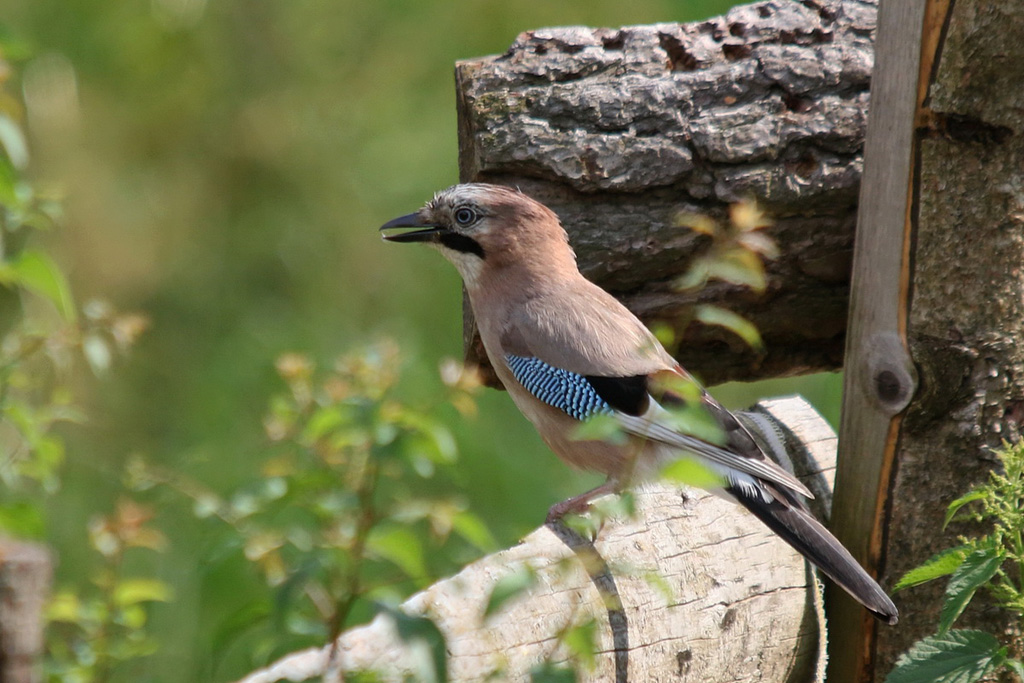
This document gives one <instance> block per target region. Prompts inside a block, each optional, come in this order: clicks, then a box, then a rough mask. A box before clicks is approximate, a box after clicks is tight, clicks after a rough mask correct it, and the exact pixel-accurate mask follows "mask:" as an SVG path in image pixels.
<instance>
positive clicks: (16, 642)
mask: <svg viewBox="0 0 1024 683" xmlns="http://www.w3.org/2000/svg"><path fill="white" fill-rule="evenodd" d="M51 575H52V563H51V558H50V554H49V552H48V551H47V550H46V549H45V548H44V547H42V546H39V545H36V544H33V543H23V542H19V541H12V540H10V539H0V681H2V682H3V683H34V682H35V681H38V680H41V677H40V675H39V658H40V656H41V655H42V652H43V623H44V619H43V608H44V606H45V604H46V599H47V597H48V596H49V592H50V580H51Z"/></svg>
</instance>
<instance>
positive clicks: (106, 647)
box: [93, 546, 124, 683]
mask: <svg viewBox="0 0 1024 683" xmlns="http://www.w3.org/2000/svg"><path fill="white" fill-rule="evenodd" d="M123 556H124V549H123V548H121V547H120V546H119V547H118V549H117V552H116V553H114V555H113V556H111V560H110V567H109V568H110V581H111V583H110V585H108V586H104V587H103V588H104V595H103V597H104V605H103V606H104V610H105V615H104V619H103V621H101V622H100V625H99V630H98V631H97V632H96V646H95V648H94V649H95V651H96V673H95V677H94V678H93V683H105V682H106V681H107V680H109V678H110V671H111V666H110V665H111V661H110V659H111V657H110V637H111V634H110V631H111V627H112V626H113V622H114V613H115V611H116V610H117V603H116V602H115V600H114V593H115V592H116V589H117V584H118V579H119V578H120V576H121V561H122V559H123Z"/></svg>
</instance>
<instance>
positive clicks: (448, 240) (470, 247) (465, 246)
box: [441, 232, 484, 258]
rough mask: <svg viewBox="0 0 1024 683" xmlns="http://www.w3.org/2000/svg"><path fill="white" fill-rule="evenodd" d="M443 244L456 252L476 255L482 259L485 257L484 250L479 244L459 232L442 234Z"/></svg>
mask: <svg viewBox="0 0 1024 683" xmlns="http://www.w3.org/2000/svg"><path fill="white" fill-rule="evenodd" d="M441 244H443V245H444V246H446V247H448V248H449V249H452V250H454V251H461V252H462V253H464V254H476V255H477V256H479V257H480V258H483V257H484V248H483V247H481V246H480V243H479V242H477V241H476V240H475V239H473V238H472V237H466V236H465V235H460V234H459V233H457V232H443V233H441Z"/></svg>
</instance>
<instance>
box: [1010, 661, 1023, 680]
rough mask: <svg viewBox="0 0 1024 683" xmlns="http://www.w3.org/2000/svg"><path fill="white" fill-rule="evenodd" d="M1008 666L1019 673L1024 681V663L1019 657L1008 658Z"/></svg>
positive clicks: (1019, 676)
mask: <svg viewBox="0 0 1024 683" xmlns="http://www.w3.org/2000/svg"><path fill="white" fill-rule="evenodd" d="M1006 668H1007V669H1009V670H1010V671H1012V672H1013V673H1015V674H1017V677H1018V678H1020V679H1021V680H1022V681H1024V664H1022V663H1021V661H1020V660H1019V659H1007V660H1006Z"/></svg>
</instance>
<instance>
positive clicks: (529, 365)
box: [505, 355, 614, 420]
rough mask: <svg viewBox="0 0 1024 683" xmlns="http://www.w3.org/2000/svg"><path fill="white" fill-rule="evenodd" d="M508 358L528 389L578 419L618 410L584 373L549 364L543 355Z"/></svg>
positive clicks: (506, 360) (506, 357)
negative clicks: (541, 356) (603, 397)
mask: <svg viewBox="0 0 1024 683" xmlns="http://www.w3.org/2000/svg"><path fill="white" fill-rule="evenodd" d="M505 362H507V363H508V367H509V369H511V370H512V374H513V375H515V378H516V379H517V380H518V381H519V383H520V384H522V385H523V386H524V387H526V390H527V391H529V392H530V393H531V394H533V395H534V396H536V397H537V398H539V399H540V400H541V401H544V403H547V404H548V405H549V406H554V407H555V408H558V409H559V410H561V411H563V412H565V413H567V414H568V415H571V416H572V417H574V418H576V419H577V420H585V419H587V418H588V417H592V416H593V415H596V414H598V413H603V414H605V415H611V414H612V413H613V412H614V411H613V410H612V407H611V406H610V405H608V403H607V402H606V401H605V400H604V399H602V398H601V397H600V396H599V395H598V393H597V390H596V389H594V387H593V385H591V384H590V382H588V381H587V378H586V377H584V376H583V375H577V374H576V373H575V372H569V371H568V370H563V369H561V368H556V367H554V366H551V365H548V364H547V363H545V362H544V361H542V360H541V359H539V358H525V357H523V356H513V355H507V356H505Z"/></svg>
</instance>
